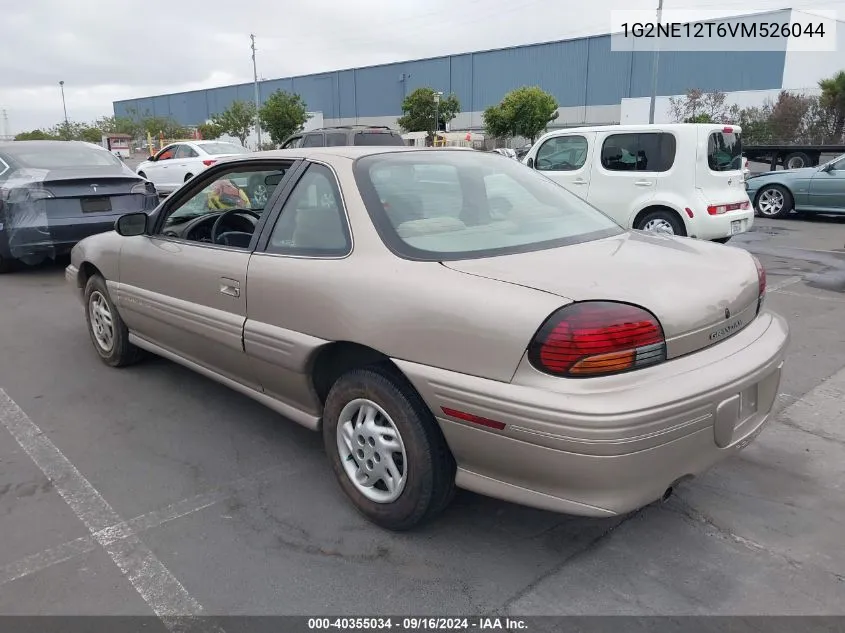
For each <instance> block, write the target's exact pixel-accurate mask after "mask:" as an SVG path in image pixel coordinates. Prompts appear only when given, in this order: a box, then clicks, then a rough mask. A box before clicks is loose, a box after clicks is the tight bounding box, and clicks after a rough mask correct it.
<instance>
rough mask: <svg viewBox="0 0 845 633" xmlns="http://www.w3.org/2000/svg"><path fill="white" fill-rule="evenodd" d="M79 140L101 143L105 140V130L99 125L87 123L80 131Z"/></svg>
mask: <svg viewBox="0 0 845 633" xmlns="http://www.w3.org/2000/svg"><path fill="white" fill-rule="evenodd" d="M79 140H80V141H88V142H89V143H97V144H99V143H102V142H103V132H102V131H101V130H100V129H99V128H97V127H94V126H90V125H86V126H85V127H84V128H82V130H81V131H80V134H79Z"/></svg>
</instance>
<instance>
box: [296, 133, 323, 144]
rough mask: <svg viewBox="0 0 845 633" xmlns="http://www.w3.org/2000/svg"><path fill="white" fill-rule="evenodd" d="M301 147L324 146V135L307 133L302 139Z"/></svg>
mask: <svg viewBox="0 0 845 633" xmlns="http://www.w3.org/2000/svg"><path fill="white" fill-rule="evenodd" d="M300 147H323V135H322V134H307V135H306V136H305V138H304V139H303V140H302V145H300Z"/></svg>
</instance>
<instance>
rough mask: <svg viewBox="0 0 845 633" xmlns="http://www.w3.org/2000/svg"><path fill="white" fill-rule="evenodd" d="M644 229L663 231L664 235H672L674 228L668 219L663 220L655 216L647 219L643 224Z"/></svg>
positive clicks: (655, 231)
mask: <svg viewBox="0 0 845 633" xmlns="http://www.w3.org/2000/svg"><path fill="white" fill-rule="evenodd" d="M643 230H644V231H650V232H652V233H663V234H666V235H674V234H675V229H673V228H672V224H671V223H670V222H669V220H664V219H663V218H655V219H653V220H649V221H648V222H646V223H645V225H644V226H643Z"/></svg>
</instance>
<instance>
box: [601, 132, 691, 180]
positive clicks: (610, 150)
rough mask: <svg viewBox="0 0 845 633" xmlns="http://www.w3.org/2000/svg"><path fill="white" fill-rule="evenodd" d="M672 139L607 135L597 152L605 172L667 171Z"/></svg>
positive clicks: (658, 135)
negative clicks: (599, 153) (599, 152)
mask: <svg viewBox="0 0 845 633" xmlns="http://www.w3.org/2000/svg"><path fill="white" fill-rule="evenodd" d="M676 149H677V146H676V142H675V137H674V136H673V135H671V134H668V133H666V132H644V133H642V134H611V135H610V136H608V137H607V138H606V139H605V140H604V143H603V144H602V148H601V164H602V167H604V168H605V169H607V170H608V171H649V172H663V171H669V170H670V169H671V168H672V165H673V164H674V162H675V152H676Z"/></svg>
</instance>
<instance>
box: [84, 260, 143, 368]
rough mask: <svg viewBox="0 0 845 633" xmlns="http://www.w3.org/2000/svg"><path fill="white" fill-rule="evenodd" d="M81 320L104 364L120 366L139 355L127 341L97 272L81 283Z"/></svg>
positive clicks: (127, 331)
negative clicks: (82, 285) (82, 316)
mask: <svg viewBox="0 0 845 633" xmlns="http://www.w3.org/2000/svg"><path fill="white" fill-rule="evenodd" d="M85 321H86V323H87V324H88V333H89V334H90V335H91V342H92V343H93V344H94V349H95V350H96V351H97V354H98V355H99V357H100V360H102V361H103V362H104V363H105V364H106V365H110V366H112V367H124V366H126V365H131V364H132V363H135V362H137V361H138V360H139V359H140V358H141V350H140V349H138V348H137V347H135V346H134V345H132V343H130V342H129V330H128V329H127V327H126V324H125V323H124V322H123V319H122V318H120V314H119V313H118V311H117V308H115V306H114V303H112V300H111V297H109V292H108V289H107V288H106V280H105V279H103V278H102V277H101V276H100V275H93V276H92V277H91V278H90V279H89V280H88V283H87V284H85Z"/></svg>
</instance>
